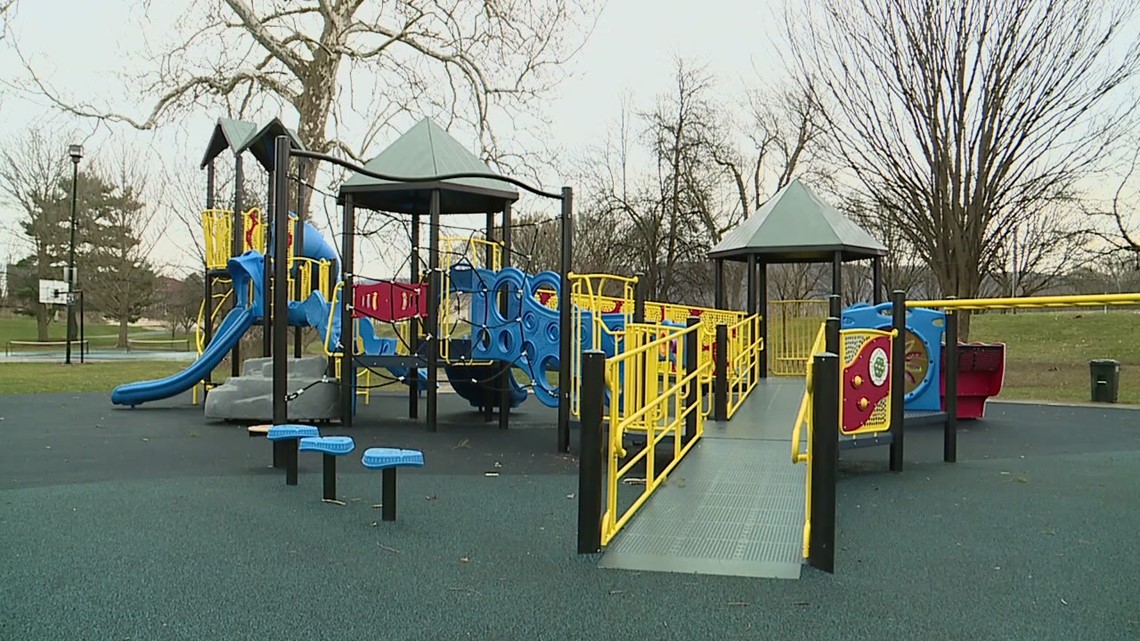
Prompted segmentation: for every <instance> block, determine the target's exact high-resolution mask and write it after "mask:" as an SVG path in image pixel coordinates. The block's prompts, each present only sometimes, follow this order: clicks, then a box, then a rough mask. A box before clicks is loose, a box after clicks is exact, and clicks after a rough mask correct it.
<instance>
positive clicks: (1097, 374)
mask: <svg viewBox="0 0 1140 641" xmlns="http://www.w3.org/2000/svg"><path fill="white" fill-rule="evenodd" d="M1089 378H1090V380H1091V383H1092V401H1093V402H1094V403H1115V402H1116V398H1117V395H1118V394H1119V393H1120V361H1115V360H1112V359H1111V358H1098V359H1094V360H1091V361H1089Z"/></svg>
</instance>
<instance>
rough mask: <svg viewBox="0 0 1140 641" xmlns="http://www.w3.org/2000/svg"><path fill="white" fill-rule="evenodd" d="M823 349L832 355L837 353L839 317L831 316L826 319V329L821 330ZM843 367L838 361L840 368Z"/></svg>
mask: <svg viewBox="0 0 1140 641" xmlns="http://www.w3.org/2000/svg"><path fill="white" fill-rule="evenodd" d="M823 340H824V345H826V347H824V349H826V350H827V351H829V352H831V353H832V354H838V353H839V317H837V316H831V317H829V318H828V319H827V322H826V327H825V328H824V330H823ZM842 366H843V363H842V361H840V367H842Z"/></svg>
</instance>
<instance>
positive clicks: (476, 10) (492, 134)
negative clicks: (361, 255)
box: [25, 0, 595, 210]
mask: <svg viewBox="0 0 1140 641" xmlns="http://www.w3.org/2000/svg"><path fill="white" fill-rule="evenodd" d="M594 14H595V11H594V7H593V1H592V0H543V1H541V2H501V1H497V0H496V1H488V2H480V3H473V2H465V1H464V0H405V1H403V2H399V3H390V2H385V3H378V2H373V3H368V2H363V0H304V1H300V2H293V1H291V0H269V1H267V2H257V3H253V2H251V1H250V0H195V1H194V2H193V4H192V6H191V7H190V8H189V10H188V11H187V12H186V13H185V16H184V17H183V18H182V20H181V23H180V25H179V31H178V33H177V34H176V35H175V37H172V38H170V39H169V42H170V43H171V45H170V46H169V47H167V48H165V49H164V50H161V51H158V52H155V54H154V55H153V59H154V60H155V65H154V68H152V69H150V70H148V71H146V72H145V73H143V74H142V77H141V78H139V79H137V80H138V82H137V83H136V85H137V86H138V87H139V89H140V94H141V95H140V102H143V103H144V104H145V103H146V102H149V103H150V107H149V110H148V111H147V112H145V113H144V114H143V115H142V116H141V117H140V116H135V115H130V114H122V113H113V112H111V111H109V110H107V109H104V108H101V107H99V106H98V105H97V104H96V102H95V101H94V99H93V98H92V97H78V98H72V97H69V96H66V95H64V94H63V93H61V92H60V91H59V90H58V89H57V88H56V87H53V86H52V85H51V83H50V82H49V81H48V80H47V79H45V78H44V77H43V76H42V75H41V73H40V72H39V71H38V70H36V69H34V68H33V67H32V66H31V65H30V64H28V63H27V62H25V66H26V67H27V71H28V74H27V75H28V88H29V90H30V91H32V92H34V93H37V94H40V95H43V96H45V97H47V98H48V99H49V100H50V101H51V102H52V103H54V104H55V105H56V106H57V107H59V108H62V109H64V110H65V111H67V112H70V113H72V114H77V115H80V116H85V117H90V118H98V119H101V120H105V121H109V122H118V123H125V124H127V125H130V126H132V127H135V128H137V129H143V130H147V129H153V128H155V127H157V126H159V125H160V124H162V123H164V122H167V121H170V120H172V119H174V118H176V117H177V116H178V115H179V114H180V113H183V112H186V111H190V110H193V109H201V108H203V107H207V106H210V107H219V106H220V107H222V108H224V109H225V110H226V111H227V112H228V113H231V114H235V115H238V116H242V115H246V114H250V113H253V112H258V111H271V112H276V111H278V110H279V109H281V108H282V107H284V108H286V109H289V110H292V111H293V112H295V113H296V115H297V121H298V123H299V124H298V135H299V137H300V139H301V142H302V143H304V144H305V146H306V147H308V148H309V149H310V150H314V151H319V152H328V153H339V154H343V155H345V156H347V157H351V158H359V157H360V156H361V155H362V154H363V153H364V151H365V150H366V149H367V148H368V147H369V146H370V145H371V143H372V142H373V141H374V140H375V139H376V138H377V136H378V135H380V134H381V133H384V132H386V131H387V128H388V127H389V124H390V123H392V122H393V121H394V120H397V119H403V120H406V116H412V117H418V116H420V115H423V114H432V115H440V114H443V115H445V116H446V118H447V122H446V124H447V125H448V126H450V125H452V124H460V125H462V126H464V127H466V128H467V129H468V130H470V131H472V132H474V134H475V135H476V136H477V138H478V140H479V141H480V143H481V145H482V147H483V149H484V153H485V156H486V157H487V158H488V159H494V160H496V161H498V162H500V163H510V162H511V161H512V160H513V161H518V160H519V158H518V157H517V156H512V155H511V154H510V153H508V151H507V150H506V148H505V146H503V145H502V144H501V142H500V140H499V136H498V134H497V131H498V130H497V129H496V127H495V123H504V124H505V123H512V124H517V123H523V122H526V121H527V118H529V117H531V116H532V113H533V112H534V111H535V110H536V109H537V108H538V107H539V106H540V98H541V97H543V96H545V95H546V94H547V93H548V91H549V90H550V89H551V87H553V86H554V85H555V84H556V83H557V82H558V80H559V79H560V77H561V75H560V71H561V66H562V65H563V63H565V62H566V61H567V60H568V59H569V58H570V57H571V56H572V55H573V54H574V53H575V52H576V51H577V50H578V49H579V47H580V46H581V44H582V43H583V42H584V38H585V36H586V34H588V32H589V30H590V27H591V26H592V19H593V16H594ZM154 96H157V98H152V97H154ZM353 119H358V120H361V121H363V123H364V125H363V127H364V131H362V132H361V131H354V132H351V138H349V136H350V132H348V131H345V130H344V123H345V122H346V121H349V120H353ZM316 172H317V167H316V165H315V164H314V163H309V164H308V166H307V168H306V169H305V170H304V174H303V178H304V180H305V181H306V182H308V183H313V182H314V178H315V176H316ZM307 205H308V202H307V201H306V202H304V203H301V209H302V210H307V209H308V207H307Z"/></svg>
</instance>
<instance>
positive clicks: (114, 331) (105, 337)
mask: <svg viewBox="0 0 1140 641" xmlns="http://www.w3.org/2000/svg"><path fill="white" fill-rule="evenodd" d="M83 330H84V336H85V338H86V339H87V340H88V341H89V342H90V344H91V347H92V348H93V349H109V348H113V347H114V346H115V343H116V341H117V340H118V337H119V326H118V325H111V324H105V323H88V324H87V325H86V326H85V327H84V328H83ZM66 331H67V330H66V326H65V324H64V323H63V322H54V323H51V324H50V325H48V340H49V341H61V342H62V341H64V340H65V339H66ZM127 335H128V336H129V337H132V338H154V339H160V338H161V339H166V338H170V330H167V329H161V328H157V329H155V328H144V327H130V328H129V329H128V331H127ZM175 338H176V339H178V340H183V339H187V338H188V339H190V348H191V349H193V348H194V335H193V333H191V334H183V333H178V334H176V335H175ZM35 340H39V339H38V338H37V333H36V319H35V318H31V317H28V316H7V317H0V346H6V345H7V344H8V341H35ZM61 348H62V345H56V346H52V347H51V348H50V349H61ZM157 348H161V346H157ZM18 349H20V350H29V351H30V350H36V349H48V348H36V347H31V346H20V347H19V348H18Z"/></svg>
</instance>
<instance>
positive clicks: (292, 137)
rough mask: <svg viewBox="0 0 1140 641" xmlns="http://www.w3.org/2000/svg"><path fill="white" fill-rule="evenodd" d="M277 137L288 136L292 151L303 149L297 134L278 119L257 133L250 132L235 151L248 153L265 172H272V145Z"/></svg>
mask: <svg viewBox="0 0 1140 641" xmlns="http://www.w3.org/2000/svg"><path fill="white" fill-rule="evenodd" d="M277 136H288V137H289V143H290V146H291V147H292V148H293V149H304V148H305V145H302V144H301V139H300V138H298V137H297V134H296V133H295V132H294V131H293V130H292V129H289V128H288V127H286V126H285V123H283V122H281V120H280V119H279V118H274V119H273V120H270V121H269V122H267V123H266V124H265V126H264V127H262V128H261V129H260V130H259V131H257V133H252V132H251V134H250V136H249V137H247V138H246V140H245V142H243V143H242V145H241V147H239V148H238V149H237V153H238V154H241V153H243V152H245V151H249V152H250V153H252V154H253V157H254V158H256V159H257V162H259V163H261V166H262V167H264V168H265V171H273V164H274V161H275V158H274V157H273V154H274V144H275V142H276V140H277Z"/></svg>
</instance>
